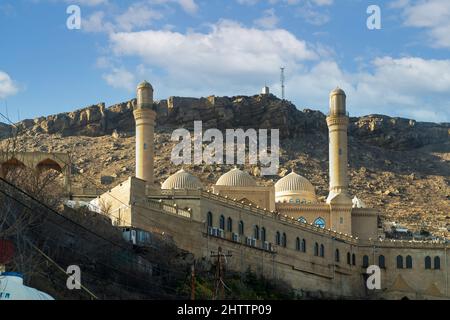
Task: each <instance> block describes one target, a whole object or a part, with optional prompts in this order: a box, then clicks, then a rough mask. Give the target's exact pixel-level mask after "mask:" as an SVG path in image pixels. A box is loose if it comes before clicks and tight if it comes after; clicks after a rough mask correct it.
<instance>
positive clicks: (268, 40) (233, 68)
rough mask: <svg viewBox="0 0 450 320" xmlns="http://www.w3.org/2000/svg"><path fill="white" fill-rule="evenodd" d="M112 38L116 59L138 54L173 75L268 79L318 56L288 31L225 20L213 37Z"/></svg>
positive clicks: (140, 34) (125, 34)
mask: <svg viewBox="0 0 450 320" xmlns="http://www.w3.org/2000/svg"><path fill="white" fill-rule="evenodd" d="M110 40H111V44H112V48H113V50H114V52H115V53H116V54H117V55H121V56H138V57H140V58H142V59H143V60H144V61H145V62H146V63H148V64H153V65H157V66H159V67H162V68H164V69H165V70H167V72H169V73H171V74H191V75H192V74H197V75H198V74H199V73H205V74H210V75H212V74H213V75H216V76H219V77H234V76H236V75H245V74H249V73H250V74H253V75H255V74H259V75H267V74H271V73H272V72H273V70H277V69H278V68H279V66H281V65H286V66H288V67H289V66H291V67H292V68H295V67H297V66H298V65H299V63H300V62H301V61H304V60H310V59H315V58H317V55H316V53H315V52H314V51H312V50H311V49H310V48H309V47H308V46H307V44H306V43H305V42H304V41H301V40H299V39H297V38H296V37H295V36H294V35H293V34H291V33H289V32H288V31H286V30H282V29H275V30H259V29H256V28H246V27H244V26H242V25H241V24H238V23H236V22H232V21H226V20H223V21H220V22H218V23H217V24H215V25H212V26H211V30H210V32H209V33H197V32H188V33H186V34H181V33H177V32H172V31H163V30H159V31H153V30H149V31H142V32H122V33H115V34H112V35H111V37H110Z"/></svg>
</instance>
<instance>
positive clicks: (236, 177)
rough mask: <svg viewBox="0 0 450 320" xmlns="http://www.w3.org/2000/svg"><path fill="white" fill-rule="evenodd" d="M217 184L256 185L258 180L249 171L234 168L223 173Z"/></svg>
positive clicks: (229, 185) (233, 185) (232, 185)
mask: <svg viewBox="0 0 450 320" xmlns="http://www.w3.org/2000/svg"><path fill="white" fill-rule="evenodd" d="M216 185H217V186H228V187H256V181H255V179H253V178H252V177H251V176H250V175H249V174H248V173H247V172H244V171H242V170H239V169H238V168H234V169H232V170H230V171H228V172H227V173H225V174H224V175H222V176H221V177H220V178H219V180H217V182H216Z"/></svg>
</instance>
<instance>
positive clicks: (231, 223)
mask: <svg viewBox="0 0 450 320" xmlns="http://www.w3.org/2000/svg"><path fill="white" fill-rule="evenodd" d="M227 231H228V232H233V219H231V218H230V217H228V221H227Z"/></svg>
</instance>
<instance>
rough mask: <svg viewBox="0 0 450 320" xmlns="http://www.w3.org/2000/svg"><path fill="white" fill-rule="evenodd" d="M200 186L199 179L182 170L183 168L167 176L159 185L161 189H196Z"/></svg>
mask: <svg viewBox="0 0 450 320" xmlns="http://www.w3.org/2000/svg"><path fill="white" fill-rule="evenodd" d="M202 188H203V185H202V183H201V182H200V180H199V179H198V178H197V177H196V176H193V175H192V174H190V173H189V172H186V171H184V169H181V170H180V171H178V172H177V173H175V174H173V175H171V176H170V177H168V178H167V179H166V181H164V183H163V184H162V186H161V189H164V190H171V189H176V190H181V189H187V190H197V189H202Z"/></svg>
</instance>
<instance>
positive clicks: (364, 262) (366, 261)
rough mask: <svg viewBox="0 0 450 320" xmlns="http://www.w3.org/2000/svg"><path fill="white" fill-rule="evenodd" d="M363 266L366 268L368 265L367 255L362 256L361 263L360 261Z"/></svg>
mask: <svg viewBox="0 0 450 320" xmlns="http://www.w3.org/2000/svg"><path fill="white" fill-rule="evenodd" d="M362 266H363V268H368V267H369V257H368V256H366V255H365V256H363V263H362Z"/></svg>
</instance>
